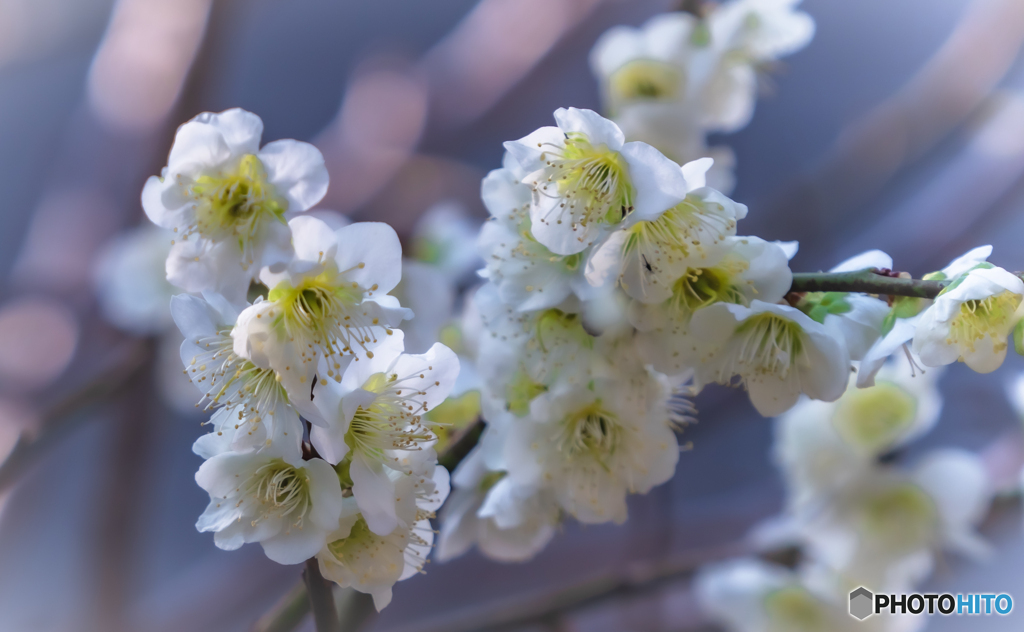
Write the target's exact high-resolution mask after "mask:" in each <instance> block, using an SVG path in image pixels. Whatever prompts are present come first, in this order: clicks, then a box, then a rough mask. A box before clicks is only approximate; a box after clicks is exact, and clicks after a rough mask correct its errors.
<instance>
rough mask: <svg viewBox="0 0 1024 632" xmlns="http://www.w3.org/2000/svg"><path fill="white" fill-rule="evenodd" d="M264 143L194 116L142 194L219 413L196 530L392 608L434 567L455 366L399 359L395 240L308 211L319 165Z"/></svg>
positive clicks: (321, 182) (252, 121)
mask: <svg viewBox="0 0 1024 632" xmlns="http://www.w3.org/2000/svg"><path fill="white" fill-rule="evenodd" d="M261 133H262V123H261V121H260V119H259V118H258V117H257V116H255V115H254V114H251V113H249V112H245V111H243V110H238V109H235V110H228V111H227V112H222V113H220V114H209V113H207V114H201V115H199V116H198V117H196V118H195V119H193V120H192V121H189V122H188V123H185V124H184V125H182V126H181V128H179V130H178V132H177V135H176V137H175V141H174V146H173V147H172V148H171V152H170V157H169V159H168V165H167V167H166V168H165V169H164V171H163V173H162V175H161V176H159V177H156V176H154V177H153V178H150V180H149V181H148V182H147V183H146V187H145V190H144V191H143V194H142V203H143V207H144V208H145V211H146V213H147V215H148V216H149V217H150V219H152V220H153V221H154V222H155V223H157V224H158V225H160V226H161V227H163V228H164V229H166V230H167V231H169V233H170V234H171V235H172V236H173V242H172V243H173V245H172V246H171V248H170V252H169V254H168V255H167V259H166V272H167V280H168V281H170V282H171V283H172V284H173V285H175V286H177V287H179V288H180V289H182V290H184V291H185V293H182V294H178V295H176V296H174V298H173V299H171V315H172V316H173V318H174V322H175V323H176V324H177V326H178V328H179V329H180V331H181V334H182V335H183V336H184V342H183V343H182V344H181V361H182V362H183V363H184V366H185V374H186V375H187V376H188V377H189V379H190V380H191V381H192V383H193V384H194V385H195V386H196V387H197V388H198V389H199V391H200V393H201V399H200V405H201V406H202V407H203V408H204V409H205V410H207V411H211V412H212V415H211V417H210V419H209V421H208V422H207V423H208V424H209V425H210V426H211V427H212V430H211V432H209V433H208V434H206V435H204V436H202V437H200V438H199V439H198V440H197V441H196V443H195V446H194V451H195V452H196V454H198V455H200V456H201V457H203V458H204V459H205V462H204V463H203V464H202V466H201V467H200V468H199V471H198V472H197V473H196V482H197V483H198V484H199V485H200V487H202V488H203V489H204V490H206V491H207V492H208V493H209V494H210V504H209V506H208V507H207V509H206V511H205V512H204V513H203V515H202V516H201V517H200V518H199V521H198V523H197V524H196V527H197V528H198V529H199V530H200V531H208V532H213V533H214V541H215V543H216V544H217V546H218V547H220V548H222V549H228V550H230V549H236V548H238V547H240V546H241V545H242V544H245V543H249V542H259V543H260V544H261V545H262V547H263V550H264V551H265V552H266V554H267V556H268V557H269V558H271V559H272V560H274V561H276V562H279V563H282V564H297V563H301V562H304V561H306V560H307V559H310V558H313V557H315V558H317V559H318V560H319V564H320V568H321V572H322V573H323V575H324V576H325V577H327V578H329V579H332V580H334V581H336V582H338V583H339V584H341V585H343V586H351V587H353V588H355V589H356V590H358V591H361V592H365V593H369V594H372V595H373V599H374V602H375V604H376V605H377V608H378V609H380V608H383V607H384V606H386V605H387V604H388V602H389V601H390V600H391V587H392V585H393V584H394V583H395V582H397V581H399V580H401V579H405V578H406V577H408V576H410V575H412V574H414V573H416V572H417V571H419V570H420V569H421V568H422V566H423V564H424V562H425V561H426V557H427V555H428V553H429V550H430V547H431V545H432V542H433V531H432V530H431V528H430V523H429V519H430V518H432V517H433V515H434V511H435V510H436V509H437V508H438V507H440V505H441V503H442V502H443V501H444V499H445V498H446V497H447V495H448V472H447V470H445V469H444V468H443V467H440V466H439V465H438V464H437V455H436V453H435V451H434V445H435V443H436V441H437V436H436V435H435V433H434V431H433V427H434V424H433V422H431V421H429V420H428V419H427V413H428V412H431V411H433V409H434V408H435V407H437V406H438V405H439V404H441V403H442V402H443V401H444V400H445V398H446V397H447V396H448V394H449V392H450V391H451V390H452V388H453V386H454V385H455V381H456V378H457V376H458V373H459V360H458V358H457V357H456V355H455V353H454V352H453V351H452V350H451V349H449V348H448V347H446V346H444V345H442V344H440V343H435V344H433V345H430V346H429V348H427V349H425V350H423V352H422V353H415V354H413V353H407V352H406V351H405V337H404V335H403V332H402V330H401V329H398V326H399V325H400V324H401V323H402V322H403V321H405V320H408V319H410V318H412V316H413V314H412V312H411V310H409V309H407V308H405V307H403V306H402V305H401V304H400V303H399V301H398V299H397V298H395V297H394V296H391V295H390V294H389V293H390V292H391V291H392V290H394V289H395V287H396V286H397V285H398V283H399V281H400V280H401V277H402V248H401V244H400V243H399V240H398V236H397V235H396V234H395V231H394V230H393V229H392V228H391V227H389V226H387V225H386V224H380V223H374V222H365V223H355V224H349V223H347V222H346V221H343V220H341V219H339V218H338V217H336V216H330V215H329V214H323V213H308V214H307V213H304V212H305V211H307V209H309V208H310V207H312V206H313V205H315V204H316V203H317V202H319V201H320V199H321V198H322V197H323V195H324V193H325V192H326V189H327V182H328V178H327V171H326V168H325V167H324V161H323V157H322V156H321V155H320V152H319V151H318V150H317V149H316V148H314V147H313V146H312V145H309V144H306V143H301V142H297V141H291V140H284V141H277V142H273V143H269V144H267V145H265V146H263V147H262V148H261V147H260V145H259V142H260V136H261ZM325 220H326V221H325ZM250 297H251V298H250Z"/></svg>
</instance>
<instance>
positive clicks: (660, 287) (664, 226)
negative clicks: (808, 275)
mask: <svg viewBox="0 0 1024 632" xmlns="http://www.w3.org/2000/svg"><path fill="white" fill-rule="evenodd" d="M711 162H712V161H711V159H710V158H704V159H701V160H698V161H694V162H691V163H687V164H686V165H684V166H683V168H682V171H683V174H684V177H685V178H686V184H687V188H688V193H687V196H686V198H685V199H684V200H683V201H682V202H681V203H679V204H678V205H676V206H674V207H672V208H670V209H666V210H665V211H664V212H662V213H659V214H658V215H657V216H655V217H651V218H649V219H636V218H629V219H627V222H626V223H627V228H626V229H625V230H622V231H618V232H616V233H615V234H614V235H613V236H612V237H611V238H609V239H608V240H607V241H605V243H604V244H602V245H601V246H600V247H599V248H598V249H597V251H596V252H595V253H594V255H592V257H591V261H590V262H588V266H587V267H588V270H587V274H588V278H590V280H591V283H594V284H599V283H601V279H600V277H601V276H602V275H603V274H604V273H605V269H609V268H610V269H611V270H613V271H615V272H617V273H618V282H619V284H620V285H621V286H622V288H623V289H624V290H625V291H626V293H627V294H628V295H629V296H630V297H631V298H633V299H635V300H637V301H641V302H643V303H660V302H662V301H664V300H666V299H668V298H669V297H670V296H671V294H672V291H673V289H674V285H673V284H674V283H675V282H676V281H677V280H678V279H680V278H681V277H683V276H685V275H686V272H687V270H688V268H704V267H709V266H710V265H712V264H713V263H714V262H715V261H717V260H720V259H721V258H722V257H723V255H725V254H727V253H729V252H730V250H731V249H732V247H733V245H734V243H735V242H728V241H727V239H728V238H729V237H731V236H733V235H735V234H736V222H737V221H738V220H741V219H743V218H744V217H746V215H747V207H746V206H744V205H742V204H737V203H736V202H733V201H732V200H730V199H729V198H727V197H725V196H724V195H722V194H721V193H719V192H718V191H715V190H714V189H711V188H708V187H707V186H706V185H705V174H706V172H707V170H708V168H709V167H710V166H711ZM634 220H635V221H634ZM603 259H608V260H610V261H611V262H612V264H611V265H610V266H609V265H608V264H602V263H600V262H601V261H602V260H603ZM787 289H788V288H787Z"/></svg>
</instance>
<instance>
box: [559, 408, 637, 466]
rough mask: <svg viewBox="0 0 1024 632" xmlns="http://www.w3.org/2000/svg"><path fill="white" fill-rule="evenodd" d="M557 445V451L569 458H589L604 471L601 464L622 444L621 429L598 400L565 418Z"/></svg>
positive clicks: (612, 415) (614, 418)
mask: <svg viewBox="0 0 1024 632" xmlns="http://www.w3.org/2000/svg"><path fill="white" fill-rule="evenodd" d="M557 441H558V448H559V450H561V451H562V452H563V453H564V454H566V455H568V456H569V458H575V457H577V456H589V457H591V458H593V459H594V460H595V461H597V462H598V463H599V464H601V465H602V466H603V467H605V469H607V465H606V463H605V462H606V461H607V459H608V458H609V457H611V456H612V455H614V454H615V450H616V449H617V448H618V446H619V445H620V443H621V441H622V426H621V425H620V424H619V421H618V419H617V418H616V416H615V415H614V414H613V413H611V412H609V411H608V410H606V409H604V408H603V407H602V406H601V402H600V400H599V401H596V402H594V403H593V404H591V405H590V406H587V407H586V408H584V409H583V410H580V411H577V412H576V413H575V414H573V415H570V416H568V417H566V418H565V420H564V421H563V422H562V427H561V429H560V432H559V436H558V439H557Z"/></svg>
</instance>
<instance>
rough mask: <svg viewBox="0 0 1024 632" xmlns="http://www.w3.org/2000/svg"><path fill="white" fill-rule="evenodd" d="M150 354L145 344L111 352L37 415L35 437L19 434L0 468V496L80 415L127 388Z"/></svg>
mask: <svg viewBox="0 0 1024 632" xmlns="http://www.w3.org/2000/svg"><path fill="white" fill-rule="evenodd" d="M152 354H153V351H152V348H151V345H150V344H149V343H148V342H145V341H133V342H131V343H126V345H125V346H124V347H122V348H121V349H120V350H118V351H115V352H114V353H113V354H111V355H112V356H115V358H114V359H113V360H110V361H108V362H106V363H105V364H106V366H103V367H100V368H99V369H97V370H96V372H95V373H94V377H92V378H91V379H90V380H88V381H87V382H85V383H84V384H82V385H81V386H79V387H78V388H76V389H74V390H72V391H71V392H70V393H68V394H67V395H66V396H64V397H62V398H61V399H59V400H57V401H56V402H55V403H53V404H51V405H50V406H49V407H48V408H47V409H46V410H44V411H43V412H42V413H41V415H40V429H39V432H38V436H35V437H34V438H33V437H32V434H33V433H29V432H23V433H22V435H21V436H20V437H19V438H18V442H17V443H16V444H15V445H14V448H13V449H12V450H11V453H10V454H9V455H8V457H7V459H6V460H4V462H3V464H2V465H0V493H2V492H3V491H4V490H6V489H7V488H8V487H10V486H11V485H12V484H13V483H14V482H15V481H17V480H18V477H19V476H21V474H22V473H23V472H24V471H25V470H26V469H27V468H28V467H29V466H30V465H32V464H33V463H35V462H36V461H37V460H38V459H39V457H40V456H41V455H42V454H43V453H44V452H45V451H46V450H47V449H48V448H49V447H50V446H52V445H53V444H55V443H56V442H58V441H59V440H60V439H61V438H63V437H64V436H66V435H67V434H68V432H70V431H71V430H73V429H74V428H76V427H77V425H78V422H80V421H81V420H83V419H85V418H86V416H85V415H84V414H82V413H83V412H84V409H87V408H89V407H91V406H94V405H95V404H97V403H99V402H102V401H105V400H107V399H109V398H110V397H112V396H114V395H115V394H117V393H118V392H119V391H121V390H122V389H124V388H125V387H127V386H128V385H129V383H130V382H129V380H128V378H129V377H131V376H132V375H133V374H134V373H135V372H137V371H138V370H139V369H140V368H141V367H143V366H144V365H145V364H146V362H147V361H148V360H149V358H150V357H151V356H152Z"/></svg>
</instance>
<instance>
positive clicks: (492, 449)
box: [437, 414, 560, 562]
mask: <svg viewBox="0 0 1024 632" xmlns="http://www.w3.org/2000/svg"><path fill="white" fill-rule="evenodd" d="M506 419H507V414H506ZM508 421H511V420H507V421H506V422H505V424H507V423H508ZM512 423H514V421H512ZM501 424H502V421H501V419H499V418H497V417H493V416H488V426H487V429H486V430H485V431H484V435H483V436H482V437H481V439H480V443H479V444H478V445H477V446H476V447H475V448H474V449H473V450H472V451H471V452H470V453H469V455H467V456H466V458H465V459H463V461H462V462H461V463H459V466H458V467H457V468H455V471H454V472H453V473H452V488H453V489H452V495H451V497H450V498H449V499H448V503H447V504H446V505H445V507H444V509H443V510H442V513H441V532H440V534H439V535H438V544H437V557H438V560H439V561H442V562H444V561H447V560H450V559H453V558H455V557H458V556H460V555H462V554H463V553H465V552H466V551H468V550H469V549H470V548H471V547H472V546H473V545H476V546H477V547H479V549H480V552H481V553H483V554H484V555H486V556H487V557H489V558H491V559H494V560H498V561H501V562H519V561H524V560H528V559H530V558H531V557H533V556H534V555H536V554H537V553H538V552H539V551H540V550H541V549H543V548H544V547H545V546H546V545H547V544H548V542H550V541H551V538H553V537H554V535H555V531H556V529H557V527H558V523H559V513H560V512H559V509H558V505H557V504H556V502H555V500H554V496H553V495H552V494H551V492H550V491H549V490H545V489H535V488H532V487H523V486H520V485H516V484H515V483H514V482H513V481H512V479H510V478H509V477H508V476H507V472H506V471H505V469H504V467H505V464H504V455H503V447H504V446H503V441H504V437H503V436H499V435H498V433H496V432H495V429H496V428H497V427H498V426H499V425H501ZM493 439H497V441H495V440H493Z"/></svg>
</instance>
